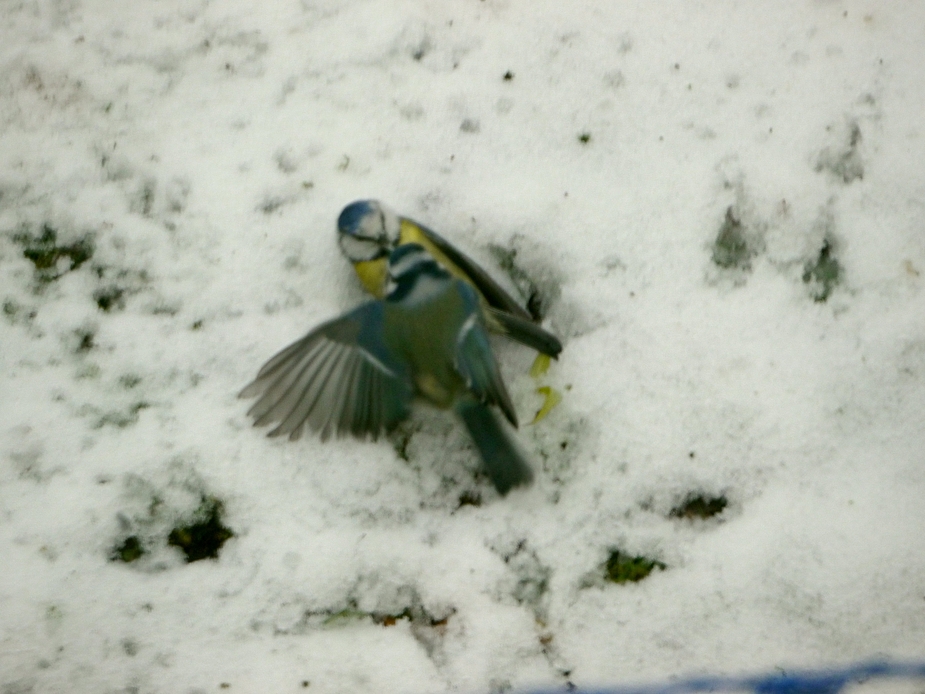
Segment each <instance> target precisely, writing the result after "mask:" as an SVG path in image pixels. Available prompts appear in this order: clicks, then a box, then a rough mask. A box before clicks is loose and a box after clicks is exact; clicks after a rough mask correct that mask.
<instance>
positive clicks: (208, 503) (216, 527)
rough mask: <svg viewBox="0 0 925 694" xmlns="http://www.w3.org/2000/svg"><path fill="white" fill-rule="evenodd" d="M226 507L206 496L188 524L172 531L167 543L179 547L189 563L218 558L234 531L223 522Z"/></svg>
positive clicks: (213, 498)
mask: <svg viewBox="0 0 925 694" xmlns="http://www.w3.org/2000/svg"><path fill="white" fill-rule="evenodd" d="M223 512H224V508H223V506H222V502H221V501H219V500H218V499H216V498H215V497H211V496H204V497H203V498H202V503H201V504H200V506H199V508H198V509H196V512H195V514H194V516H193V520H192V522H190V523H189V524H188V525H179V526H177V527H175V528H174V529H173V530H171V531H170V535H168V536H167V544H168V545H171V546H173V547H179V548H180V550H182V552H183V554H184V555H185V557H186V562H187V563H192V562H194V561H200V560H202V559H218V553H219V550H221V548H222V545H224V544H225V542H226V541H227V540H229V539H231V538H232V537H234V532H232V530H231V528H229V527H227V526H226V525H224V524H223V523H222V514H223Z"/></svg>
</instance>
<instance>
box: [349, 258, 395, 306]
mask: <svg viewBox="0 0 925 694" xmlns="http://www.w3.org/2000/svg"><path fill="white" fill-rule="evenodd" d="M353 269H354V270H355V271H356V273H357V277H359V278H360V282H362V283H363V288H364V289H366V291H368V292H369V293H370V294H372V295H373V296H374V297H376V298H377V299H381V298H383V297H384V296H385V288H386V285H387V284H388V277H389V261H388V258H377V259H376V260H361V261H360V262H359V263H354V264H353Z"/></svg>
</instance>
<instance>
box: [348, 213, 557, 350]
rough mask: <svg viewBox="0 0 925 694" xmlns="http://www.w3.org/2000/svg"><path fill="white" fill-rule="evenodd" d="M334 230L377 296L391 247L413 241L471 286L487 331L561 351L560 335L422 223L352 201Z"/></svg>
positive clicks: (385, 281)
mask: <svg viewBox="0 0 925 694" xmlns="http://www.w3.org/2000/svg"><path fill="white" fill-rule="evenodd" d="M337 231H338V244H339V245H340V249H341V252H342V253H343V254H344V255H345V256H346V257H347V259H348V260H350V262H351V263H353V268H354V270H355V271H356V274H357V276H358V277H359V279H360V282H361V283H362V285H363V287H364V288H365V289H366V291H368V292H369V293H370V294H372V295H373V296H375V297H377V298H380V299H381V298H383V297H384V296H385V292H386V287H387V285H388V267H387V266H388V258H389V254H390V253H391V252H392V250H393V249H394V248H397V247H400V246H402V245H404V244H408V243H416V244H419V245H421V246H423V247H424V248H425V249H427V251H428V252H429V253H430V254H431V256H432V257H433V258H434V259H435V260H436V261H437V262H438V263H439V264H440V265H442V266H443V267H444V268H445V269H446V270H447V271H449V272H450V273H451V274H452V275H453V276H455V277H457V278H459V279H461V280H463V281H465V282H467V283H468V284H469V285H471V286H472V287H473V288H474V289H475V290H476V292H477V293H478V295H479V297H480V300H481V302H482V305H483V309H484V312H485V323H486V325H487V326H488V329H489V330H491V331H492V332H496V333H500V334H502V335H506V336H507V337H510V338H511V339H513V340H516V341H517V342H520V343H521V344H524V345H527V346H528V347H531V348H533V349H535V350H536V351H538V352H540V353H542V354H546V355H548V356H550V357H552V358H553V359H556V358H558V356H559V353H560V352H561V351H562V343H561V342H560V341H559V338H557V337H556V336H555V335H553V334H552V333H550V332H549V331H547V330H545V329H543V328H542V327H540V326H539V325H537V324H536V323H535V322H534V321H533V319H532V318H531V316H530V314H529V313H527V311H526V310H525V309H524V308H523V307H522V306H521V305H520V304H519V303H518V302H517V301H516V300H515V299H514V298H513V297H512V296H511V295H510V294H508V292H506V291H505V290H504V289H503V288H502V287H501V285H499V284H498V283H497V282H496V281H495V280H493V279H492V278H491V276H490V275H489V274H488V273H487V272H485V270H483V269H482V268H481V267H480V266H479V265H478V263H476V262H475V261H474V260H472V259H471V258H470V257H469V256H467V255H466V254H465V253H463V252H462V251H460V250H459V249H457V248H456V247H455V246H453V245H452V244H451V243H450V242H449V241H447V240H446V239H445V238H443V237H442V236H440V235H439V234H438V233H437V232H435V231H433V230H432V229H428V228H427V227H426V226H424V225H423V224H419V223H418V222H415V221H414V220H413V219H408V218H407V217H400V216H398V215H397V214H395V212H393V211H392V210H391V209H389V208H388V207H386V206H385V205H383V204H382V203H381V202H379V201H378V200H357V201H355V202H352V203H350V204H349V205H347V206H346V207H345V208H344V209H343V210H342V211H341V213H340V216H339V217H338V219H337Z"/></svg>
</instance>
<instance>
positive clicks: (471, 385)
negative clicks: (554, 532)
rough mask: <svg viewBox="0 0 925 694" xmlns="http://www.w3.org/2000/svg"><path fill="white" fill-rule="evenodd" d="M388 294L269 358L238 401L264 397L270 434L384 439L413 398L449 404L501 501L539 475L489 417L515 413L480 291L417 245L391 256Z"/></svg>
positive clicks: (261, 413)
mask: <svg viewBox="0 0 925 694" xmlns="http://www.w3.org/2000/svg"><path fill="white" fill-rule="evenodd" d="M386 268H387V272H388V282H387V286H388V290H387V293H386V295H385V298H384V299H378V300H375V301H370V302H368V303H365V304H362V305H360V306H359V307H358V308H356V309H354V310H353V311H350V312H349V313H346V314H344V315H343V316H341V317H339V318H335V319H334V320H330V321H328V322H326V323H323V324H321V325H320V326H318V327H317V328H315V329H314V330H312V331H311V332H309V333H308V334H307V335H306V336H305V337H303V338H302V339H300V340H298V341H297V342H294V343H292V344H291V345H289V346H288V347H286V348H285V349H284V350H282V351H281V352H279V353H278V354H277V355H276V356H274V357H273V358H272V359H270V360H269V361H268V362H267V363H266V364H265V365H264V366H263V368H261V369H260V372H259V373H258V374H257V378H256V379H254V381H253V382H252V383H250V384H249V385H248V386H247V387H245V388H244V390H243V391H241V397H254V396H256V397H257V401H256V402H255V403H254V405H253V406H252V407H251V408H250V410H249V411H248V414H249V415H250V416H252V417H253V418H254V420H255V421H254V425H255V426H260V425H264V424H270V423H275V424H276V427H275V428H274V429H273V430H272V431H270V433H269V435H270V436H284V435H288V436H289V438H290V439H293V440H294V439H298V438H299V437H300V436H301V435H302V434H303V433H304V432H305V431H306V430H307V429H311V430H313V431H315V432H318V433H319V434H320V435H321V439H322V440H326V439H327V438H328V437H330V436H332V435H334V436H343V435H347V434H352V435H353V436H357V437H359V438H366V437H369V436H371V437H372V438H373V439H375V438H377V437H378V436H379V435H380V434H381V433H382V432H384V431H389V430H391V429H392V428H393V427H395V425H397V424H398V423H399V422H401V421H402V420H403V419H405V418H406V417H408V415H409V413H410V407H411V402H412V400H413V399H414V398H415V396H417V397H420V398H423V399H424V400H426V401H428V402H430V403H432V404H434V405H436V406H437V407H440V408H443V409H450V408H452V409H453V410H454V411H455V412H456V414H457V415H458V416H459V418H460V419H461V420H462V422H463V424H464V425H465V427H466V430H467V431H468V432H469V435H470V436H471V437H472V440H473V442H474V443H475V446H476V448H477V449H478V451H479V454H480V456H481V459H482V462H483V463H484V467H485V470H486V472H487V473H488V476H489V478H490V479H491V481H492V483H493V484H494V486H495V488H496V489H497V490H498V492H500V493H501V494H502V495H503V494H506V493H507V492H508V491H510V490H511V489H512V488H513V487H516V486H520V485H526V484H529V483H530V481H531V480H532V479H533V472H532V470H531V468H530V466H529V464H528V463H527V462H526V461H525V460H524V458H523V457H522V456H521V454H520V453H519V452H518V450H517V447H516V446H515V444H514V442H513V441H512V440H511V438H510V437H509V435H508V434H507V432H506V431H505V429H504V425H503V424H502V423H501V422H500V421H499V419H498V417H497V416H496V415H495V413H494V412H493V411H492V409H491V407H492V406H497V407H498V408H499V409H500V410H501V412H502V413H503V414H504V416H505V418H507V420H508V421H509V422H510V423H511V424H512V425H513V426H515V427H516V426H517V414H516V413H515V411H514V406H513V405H512V404H511V398H510V395H508V392H507V388H506V387H505V385H504V381H503V380H502V379H501V372H500V370H499V368H498V363H497V361H496V359H495V355H494V353H493V352H492V349H491V344H490V343H489V340H488V333H487V331H486V327H485V315H484V312H483V310H482V304H481V301H480V299H479V296H478V294H477V293H476V291H475V290H474V289H473V288H472V287H471V286H470V285H469V284H468V283H466V282H463V281H462V280H459V279H455V278H454V277H453V276H452V275H450V273H449V272H447V271H446V270H445V269H444V268H443V267H441V265H440V264H439V263H437V262H436V261H435V260H434V258H433V257H432V256H431V255H430V254H429V253H428V252H427V251H426V250H425V249H424V248H423V247H422V246H420V245H418V244H403V245H400V246H399V247H398V248H396V249H395V250H394V251H392V252H391V254H390V255H389V257H388V260H387V265H386Z"/></svg>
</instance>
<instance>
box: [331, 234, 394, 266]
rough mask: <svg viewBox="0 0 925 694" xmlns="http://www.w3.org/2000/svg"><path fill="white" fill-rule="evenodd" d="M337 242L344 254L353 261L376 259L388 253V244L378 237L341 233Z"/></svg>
mask: <svg viewBox="0 0 925 694" xmlns="http://www.w3.org/2000/svg"><path fill="white" fill-rule="evenodd" d="M338 243H340V249H341V250H342V251H343V252H344V255H345V256H347V258H348V259H349V260H350V261H351V262H353V263H359V262H362V261H366V260H377V259H379V258H384V257H385V256H387V255H388V254H389V248H388V244H387V243H383V241H382V239H379V238H375V239H371V238H367V237H364V236H354V235H352V234H341V235H340V236H339V237H338Z"/></svg>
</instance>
